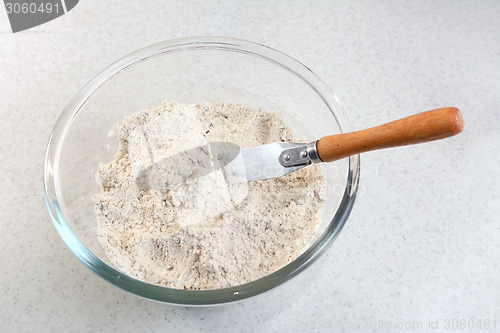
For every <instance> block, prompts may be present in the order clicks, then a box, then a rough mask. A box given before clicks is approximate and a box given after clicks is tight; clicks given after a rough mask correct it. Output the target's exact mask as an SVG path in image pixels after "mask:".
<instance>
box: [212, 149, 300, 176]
mask: <svg viewBox="0 0 500 333" xmlns="http://www.w3.org/2000/svg"><path fill="white" fill-rule="evenodd" d="M299 146H303V147H304V149H305V147H306V144H305V143H285V142H278V143H271V144H268V145H264V146H259V147H254V148H247V149H242V150H239V151H231V152H227V153H222V154H219V155H218V158H217V159H218V160H219V162H220V164H221V165H220V167H221V169H222V170H223V172H224V177H225V178H226V182H227V183H229V184H237V183H243V182H250V181H255V180H263V179H269V178H276V177H281V176H283V175H286V174H287V173H290V172H293V171H295V170H298V169H301V168H303V167H305V166H307V165H299V166H291V167H284V166H282V165H281V163H280V162H279V157H280V154H281V152H282V151H283V150H284V149H287V148H294V147H299Z"/></svg>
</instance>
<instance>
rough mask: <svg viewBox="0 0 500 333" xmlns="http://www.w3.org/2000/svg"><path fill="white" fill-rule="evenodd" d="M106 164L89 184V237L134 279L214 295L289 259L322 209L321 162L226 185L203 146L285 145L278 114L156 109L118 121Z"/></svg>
mask: <svg viewBox="0 0 500 333" xmlns="http://www.w3.org/2000/svg"><path fill="white" fill-rule="evenodd" d="M118 137H119V144H120V146H119V151H118V153H117V154H116V156H115V159H114V160H113V161H112V162H110V163H108V164H101V165H100V167H99V170H98V172H97V174H96V179H97V182H98V183H99V184H101V185H102V190H101V193H100V195H99V196H98V197H97V198H96V214H97V237H98V239H99V241H100V243H101V244H102V246H103V247H104V249H105V252H106V254H107V256H108V257H109V260H110V261H111V262H112V263H113V264H114V265H115V266H116V267H117V268H118V269H119V270H121V271H122V272H124V273H126V274H128V275H130V276H132V277H135V278H137V279H139V280H142V281H145V282H148V283H151V284H155V285H160V286H165V287H171V288H178V289H217V288H224V287H230V286H236V285H239V284H243V283H246V282H250V281H253V280H256V279H259V278H261V277H263V276H265V275H268V274H270V273H272V272H274V271H276V270H277V269H279V268H281V267H283V266H284V265H286V264H287V263H289V262H291V261H292V260H294V259H295V258H297V257H298V256H299V255H300V254H301V253H302V252H303V251H304V250H305V248H306V246H307V244H308V242H309V241H310V240H311V239H312V238H313V236H314V234H315V232H316V230H317V227H318V224H319V219H320V216H321V212H322V210H323V202H324V196H325V181H324V177H323V173H322V169H321V166H320V165H312V166H310V167H307V168H303V169H301V170H299V171H296V172H293V173H290V174H288V175H286V176H283V177H280V178H276V179H270V180H265V181H257V182H250V183H242V184H234V185H227V184H226V182H225V180H224V176H223V173H222V171H221V170H220V169H218V168H216V167H214V163H213V159H212V158H211V156H212V155H213V151H212V150H213V147H214V145H213V144H212V143H217V142H231V143H233V144H235V145H238V146H239V147H241V148H248V147H253V146H258V145H262V144H267V143H273V142H278V141H282V142H294V141H295V139H294V137H293V135H292V132H291V130H290V129H289V127H288V126H286V124H284V123H283V120H282V119H281V116H280V115H279V114H272V113H267V112H264V111H262V110H252V109H249V108H246V107H244V106H241V105H235V104H228V103H222V102H212V103H203V104H198V105H187V104H181V103H176V102H171V103H167V102H164V103H163V104H162V105H161V106H160V107H158V108H155V109H152V110H149V111H142V112H138V113H136V114H133V115H131V116H129V117H126V118H124V120H123V124H122V126H121V128H120V132H119V135H118Z"/></svg>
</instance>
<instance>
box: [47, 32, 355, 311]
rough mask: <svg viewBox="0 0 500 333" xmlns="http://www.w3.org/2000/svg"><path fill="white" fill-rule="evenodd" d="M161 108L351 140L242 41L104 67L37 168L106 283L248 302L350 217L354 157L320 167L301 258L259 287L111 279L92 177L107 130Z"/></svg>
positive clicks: (273, 63)
mask: <svg viewBox="0 0 500 333" xmlns="http://www.w3.org/2000/svg"><path fill="white" fill-rule="evenodd" d="M164 100H170V101H178V102H183V103H200V102H205V101H210V100H219V101H226V102H231V103H239V104H243V105H245V106H248V107H253V108H263V109H264V110H266V111H268V112H281V113H282V114H283V118H284V121H285V122H286V123H287V124H288V125H289V126H290V127H291V129H292V130H293V132H294V135H295V136H296V137H297V138H301V139H303V140H304V141H308V142H309V141H313V140H316V139H319V138H321V137H322V136H325V135H331V134H335V133H341V132H349V131H352V127H351V124H350V122H349V119H348V117H347V114H346V112H345V110H344V107H343V106H342V104H341V103H340V102H339V100H338V99H337V97H336V96H335V95H334V94H333V93H332V92H331V91H330V89H329V88H328V87H327V86H326V85H325V83H324V82H323V81H322V80H321V79H319V78H318V77H317V76H316V75H315V74H314V73H313V72H311V70H309V69H308V68H307V67H306V66H304V65H302V64H301V63H300V62H298V61H296V60H294V59H292V58H290V57H289V56H286V55H285V54H283V53H280V52H278V51H276V50H273V49H271V48H268V47H265V46H263V45H259V44H256V43H252V42H249V41H244V40H238V39H231V38H221V37H193V38H183V39H175V40H171V41H166V42H163V43H159V44H156V45H153V46H150V47H147V48H144V49H141V50H138V51H136V52H134V53H132V54H130V55H128V56H126V57H124V58H122V59H120V60H118V61H117V62H115V63H113V64H111V65H110V66H109V67H107V68H105V69H104V70H103V71H102V72H100V73H99V74H97V75H96V76H95V77H94V78H93V79H92V80H90V82H88V83H87V84H86V85H85V86H84V87H83V88H82V89H81V90H80V91H79V92H78V93H77V94H76V96H75V97H74V98H73V99H72V100H71V101H70V102H69V104H68V105H67V106H66V107H65V108H64V110H63V112H62V114H61V115H60V117H59V119H58V120H57V122H56V124H55V126H54V130H53V132H52V134H51V136H50V139H49V143H48V147H47V152H46V157H45V166H44V188H45V197H46V201H47V206H48V209H49V213H50V215H51V217H52V220H53V222H54V225H55V227H56V229H57V231H58V232H59V234H60V235H61V237H62V239H63V240H64V242H65V243H66V245H67V246H68V247H69V248H70V250H71V251H72V252H73V253H74V254H75V255H76V256H77V258H78V259H79V260H80V261H81V262H82V263H83V264H84V265H85V266H87V267H88V268H90V269H91V270H92V271H93V272H95V273H96V274H97V275H99V276H100V277H101V278H103V279H105V280H106V281H108V282H110V283H111V284H113V285H115V286H117V287H119V288H121V289H123V290H126V291H128V292H131V293H133V294H136V295H139V296H143V297H146V298H150V299H153V300H158V301H163V302H169V303H175V304H184V305H203V304H217V303H225V302H231V301H236V300H240V299H243V298H246V297H250V296H253V295H256V294H259V293H262V292H264V291H266V290H269V289H271V288H273V287H276V286H278V285H280V284H282V283H283V282H285V281H287V280H289V279H290V278H292V277H293V276H295V275H296V274H298V273H299V272H301V271H302V270H304V269H305V268H306V267H308V266H309V265H310V264H311V263H312V262H313V261H314V260H315V259H317V258H318V257H319V256H320V255H321V254H322V253H323V252H324V251H325V249H326V248H327V246H328V245H329V244H331V243H332V241H333V240H334V239H335V238H336V236H337V235H338V234H339V232H340V230H341V229H342V227H343V225H344V223H345V222H346V220H347V217H348V215H349V213H350V211H351V209H352V205H353V203H354V199H355V196H356V190H357V186H358V180H359V156H352V157H350V158H347V159H344V160H341V161H338V162H335V163H325V164H324V172H325V178H326V182H327V185H326V199H325V208H324V211H323V214H322V217H321V221H320V226H319V229H318V232H317V234H316V236H315V237H314V239H313V240H312V241H311V242H310V245H309V247H308V248H307V249H306V251H305V252H304V253H303V254H302V255H300V256H299V257H298V258H297V259H295V260H294V261H292V262H290V263H289V264H288V265H286V266H285V267H283V268H281V269H279V270H278V271H276V272H274V273H272V274H269V275H267V276H265V277H263V278H261V279H259V280H256V281H253V282H250V283H247V284H243V285H239V286H235V287H231V288H224V289H217V290H180V289H171V288H164V287H159V286H155V285H151V284H147V283H144V282H142V281H139V280H137V279H134V278H132V277H130V276H127V275H126V274H124V273H122V272H120V271H118V270H117V269H115V268H114V267H113V265H112V264H111V263H110V262H109V259H108V258H107V257H106V255H105V253H104V249H103V248H102V247H101V245H100V244H99V242H98V240H97V237H96V216H95V213H94V203H93V197H94V196H95V195H96V194H97V193H99V191H100V187H99V186H98V184H97V183H96V181H95V172H96V170H97V167H98V165H99V163H100V162H109V161H111V160H113V156H114V154H115V153H116V151H117V146H118V140H117V138H116V136H113V135H112V134H113V131H114V132H117V131H118V126H119V124H120V123H121V121H122V118H123V117H124V116H127V115H130V114H132V113H135V112H137V111H141V110H144V109H150V108H153V107H156V106H158V105H160V104H161V102H162V101H164Z"/></svg>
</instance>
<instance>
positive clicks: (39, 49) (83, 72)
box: [0, 0, 500, 332]
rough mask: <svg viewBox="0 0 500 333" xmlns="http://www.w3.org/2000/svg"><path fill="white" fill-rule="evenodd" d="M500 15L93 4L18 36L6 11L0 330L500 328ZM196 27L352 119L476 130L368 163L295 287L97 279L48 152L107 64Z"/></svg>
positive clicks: (448, 10) (322, 4)
mask: <svg viewBox="0 0 500 333" xmlns="http://www.w3.org/2000/svg"><path fill="white" fill-rule="evenodd" d="M125 3H126V4H125ZM499 15H500V2H499V1H495V0H491V1H472V0H469V1H463V0H462V1H454V0H447V1H383V2H375V1H357V2H350V1H272V2H268V1H245V2H236V1H233V2H229V1H217V2H205V1H184V2H181V1H171V2H159V1H154V2H149V1H127V2H118V1H114V2H109V3H106V4H103V3H102V2H101V1H91V0H86V1H81V2H80V3H79V4H78V5H77V6H76V7H75V8H74V9H73V10H72V11H70V12H69V13H68V14H66V15H64V16H62V17H60V18H58V19H56V20H54V21H51V22H49V23H47V24H44V25H42V26H39V27H37V28H33V29H31V30H27V31H25V32H21V33H16V34H13V33H12V32H11V31H10V27H9V25H8V20H7V16H6V14H5V11H4V10H3V7H2V9H0V50H1V53H0V54H1V55H0V57H1V62H0V84H1V89H0V114H1V121H0V155H1V157H2V164H1V165H0V176H1V186H0V188H1V190H0V217H1V218H0V244H1V246H2V251H1V252H2V254H1V257H0V258H1V262H0V263H1V267H2V270H1V272H0V285H1V288H2V297H1V298H0V308H1V309H2V310H1V311H0V332H24V331H36V332H57V331H76V332H84V331H89V332H100V331H133V332H147V331H157V332H159V331H169V332H171V331H187V332H194V331H204V332H215V331H216V332H221V331H228V332H235V331H242V332H254V331H255V332H339V331H348V332H370V331H373V330H379V331H436V332H437V331H441V332H443V331H446V332H448V331H456V332H463V331H465V330H461V329H460V328H456V329H453V327H452V325H453V320H454V319H456V320H458V321H460V320H465V321H467V323H468V325H470V319H474V321H473V322H475V323H476V324H475V325H476V327H477V323H478V322H480V323H482V330H481V331H486V332H489V331H493V330H492V325H493V324H492V322H491V324H490V329H489V330H486V329H485V324H486V320H490V321H493V320H495V319H496V320H497V322H496V325H497V329H500V316H499V313H498V310H499V309H500V295H499V293H500V291H499V290H500V285H499V281H500V274H499V265H500V263H499V261H500V259H499V258H500V251H499V243H500V242H499V238H500V225H499V222H500V212H499V208H498V207H499V204H500V197H499V194H500V189H499V188H500V186H499V180H500V168H499V167H498V165H499V164H500V158H499V156H500V134H499V131H498V128H499V127H498V126H499V125H498V124H499V123H500V37H499V36H500V33H499V32H500V20H499V19H498V17H499ZM192 35H225V36H231V37H238V38H244V39H248V40H253V41H256V42H260V43H263V44H266V45H268V46H271V47H274V48H276V49H278V50H281V51H283V52H285V53H287V54H289V55H291V56H293V57H295V58H296V59H299V60H300V61H301V62H303V63H304V64H306V65H308V66H309V67H310V68H311V69H312V70H313V71H315V72H316V73H317V74H318V75H319V76H320V77H321V78H323V79H324V80H325V81H326V82H327V83H328V85H330V86H331V87H332V89H333V90H334V91H335V92H336V94H337V95H338V96H339V98H340V99H341V100H342V101H343V103H344V104H345V105H346V108H347V109H348V112H349V115H350V117H351V120H352V123H353V125H354V127H355V128H356V129H362V128H366V127H369V126H373V125H376V124H380V123H382V122H386V121H390V120H393V119H396V118H399V117H403V116H406V115H409V114H411V113H415V112H419V111H424V110H427V109H432V108H436V107H441V106H457V107H459V108H460V109H461V110H462V111H463V115H464V120H465V129H464V132H463V133H462V134H461V135H459V136H457V137H454V138H452V139H449V140H445V141H441V142H436V143H432V144H425V145H420V146H415V147H411V148H400V149H394V150H392V151H390V152H388V151H380V152H372V153H368V154H365V155H363V156H362V163H361V170H362V171H361V185H360V192H359V195H358V198H357V201H356V203H355V205H354V209H353V212H352V214H351V216H350V218H349V220H348V223H347V225H346V227H345V228H344V230H343V231H342V233H341V235H340V236H339V238H338V239H337V241H336V242H335V243H334V244H333V246H332V247H331V248H329V250H328V251H327V252H326V254H325V255H323V256H322V257H321V258H320V259H319V260H318V261H317V262H316V263H314V264H313V265H312V266H311V267H310V268H308V269H307V270H306V271H305V272H303V273H302V274H300V275H299V276H297V277H296V278H294V279H293V280H291V281H290V282H288V283H286V284H284V285H282V286H280V287H278V288H276V289H274V290H272V291H270V292H267V293H265V294H263V295H260V296H257V297H254V298H251V299H247V300H244V301H241V302H238V303H234V304H228V305H224V306H218V307H209V308H186V307H177V306H172V305H165V304H160V303H155V302H151V301H148V300H144V299H140V298H138V297H136V296H133V295H130V294H127V293H125V292H123V291H121V290H119V289H117V288H115V287H113V286H111V285H109V284H107V283H106V282H104V281H102V280H101V279H100V278H98V277H97V276H95V275H94V274H92V273H91V272H90V271H89V270H87V269H86V268H85V267H83V266H82V264H80V263H79V262H78V260H77V259H76V258H75V257H74V256H73V255H72V254H71V253H70V251H69V250H68V249H67V248H66V246H65V245H64V244H63V242H62V241H61V239H60V238H59V235H58V234H57V232H56V230H55V228H54V227H53V225H52V223H51V221H50V218H49V215H48V213H47V210H46V207H45V203H44V197H43V185H42V166H43V157H44V150H45V145H46V143H47V140H48V137H49V134H50V131H51V128H52V126H53V124H54V122H55V120H56V118H57V116H58V114H59V113H60V111H61V110H62V108H63V107H64V105H65V104H66V103H67V102H68V101H69V99H70V98H71V97H72V96H73V95H74V94H75V93H76V91H77V90H78V89H79V88H80V87H82V85H83V84H84V83H85V82H86V81H88V80H89V79H90V78H91V77H92V76H93V75H95V74H96V73H97V72H98V71H100V70H101V69H102V68H104V67H105V66H106V65H108V64H109V63H111V62H113V61H114V60H116V59H118V58H119V57H121V56H123V55H125V54H128V53H130V52H131V51H133V50H136V49H138V48H140V47H144V46H147V45H150V44H153V43H155V42H159V41H162V40H167V39H171V38H174V37H183V36H192ZM447 320H451V321H450V322H447ZM458 321H457V322H456V323H459V322H458ZM429 325H430V328H429ZM446 325H450V328H449V329H447V326H446ZM380 326H383V327H384V328H383V329H380ZM436 327H437V329H434V328H436Z"/></svg>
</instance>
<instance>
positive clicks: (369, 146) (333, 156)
mask: <svg viewBox="0 0 500 333" xmlns="http://www.w3.org/2000/svg"><path fill="white" fill-rule="evenodd" d="M463 128H464V122H463V118H462V114H461V113H460V110H458V109H457V108H453V107H448V108H441V109H435V110H431V111H426V112H422V113H418V114H416V115H413V116H409V117H406V118H403V119H399V120H395V121H392V122H390V123H387V124H384V125H380V126H377V127H372V128H369V129H366V130H362V131H357V132H352V133H345V134H337V135H330V136H325V137H323V138H321V139H319V140H318V142H317V144H316V148H317V151H318V155H319V157H320V158H321V160H322V161H323V162H332V161H336V160H339V159H341V158H344V157H347V156H351V155H356V154H359V153H364V152H367V151H371V150H376V149H383V148H390V147H398V146H406V145H412V144H416V143H422V142H428V141H433V140H439V139H444V138H447V137H450V136H453V135H456V134H458V133H460V132H461V131H462V129H463Z"/></svg>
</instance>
